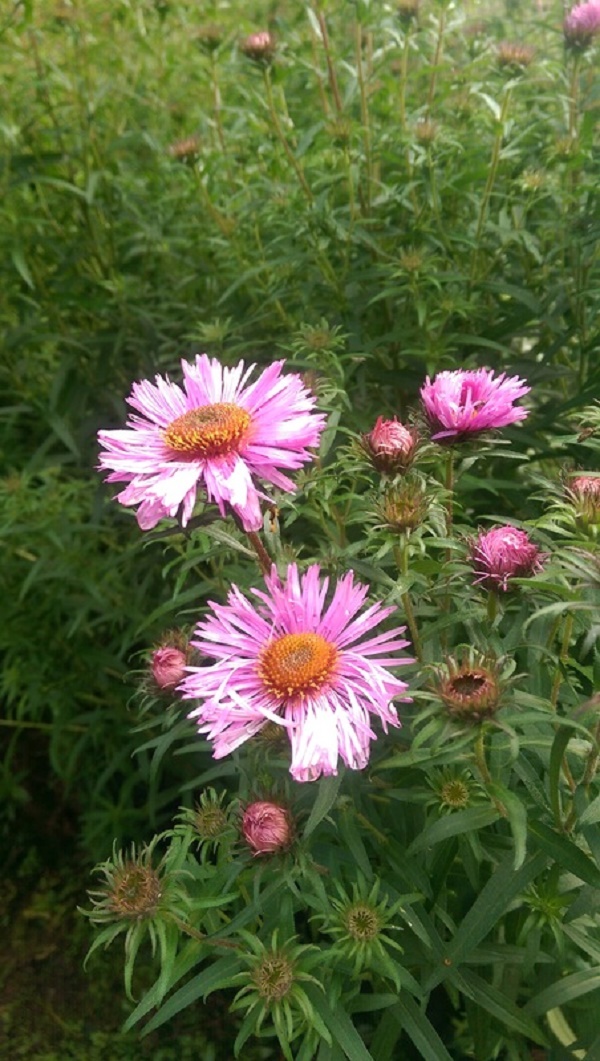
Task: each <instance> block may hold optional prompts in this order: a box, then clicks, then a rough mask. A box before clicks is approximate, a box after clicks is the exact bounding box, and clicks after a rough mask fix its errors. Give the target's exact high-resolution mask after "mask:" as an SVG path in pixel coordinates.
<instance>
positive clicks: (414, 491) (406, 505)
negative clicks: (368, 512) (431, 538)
mask: <svg viewBox="0 0 600 1061" xmlns="http://www.w3.org/2000/svg"><path fill="white" fill-rule="evenodd" d="M431 504H432V499H431V497H430V496H429V494H428V493H427V489H426V487H425V486H424V484H423V483H422V482H421V480H420V479H416V478H413V477H409V478H406V479H402V480H400V482H394V483H390V485H389V486H387V487H386V489H385V491H384V494H383V497H382V499H381V501H380V503H379V505H378V510H377V511H378V515H379V517H380V518H381V521H382V524H383V526H384V527H387V529H388V530H391V531H393V532H394V533H396V534H409V533H410V532H411V531H413V530H416V528H417V527H420V526H421V524H422V523H423V522H424V520H425V519H426V517H427V513H428V511H429V508H430V506H431Z"/></svg>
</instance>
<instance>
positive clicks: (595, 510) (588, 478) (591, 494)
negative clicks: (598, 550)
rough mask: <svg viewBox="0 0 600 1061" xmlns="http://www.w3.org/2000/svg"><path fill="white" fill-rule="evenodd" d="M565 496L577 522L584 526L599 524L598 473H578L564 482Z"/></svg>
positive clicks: (599, 483)
mask: <svg viewBox="0 0 600 1061" xmlns="http://www.w3.org/2000/svg"><path fill="white" fill-rule="evenodd" d="M565 492H566V498H567V501H568V502H569V503H570V505H571V506H572V509H573V513H574V515H575V518H576V519H577V520H578V522H579V523H580V524H581V525H582V526H583V527H585V528H596V527H598V525H599V524H600V474H596V475H585V474H581V473H580V474H578V475H575V476H573V477H572V478H570V479H569V480H568V481H567V483H566V491H565Z"/></svg>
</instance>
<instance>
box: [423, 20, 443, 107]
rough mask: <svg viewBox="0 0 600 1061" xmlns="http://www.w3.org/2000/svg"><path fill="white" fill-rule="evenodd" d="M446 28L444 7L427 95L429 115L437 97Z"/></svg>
mask: <svg viewBox="0 0 600 1061" xmlns="http://www.w3.org/2000/svg"><path fill="white" fill-rule="evenodd" d="M445 28H446V8H445V7H443V8H442V10H441V13H440V17H439V19H438V33H437V40H436V42H435V54H434V56H433V66H432V70H431V79H430V81H429V92H428V93H427V114H428V115H429V112H430V110H431V107H432V105H433V98H434V96H435V86H436V81H437V75H438V67H439V64H440V61H441V58H442V48H443V45H444V30H445Z"/></svg>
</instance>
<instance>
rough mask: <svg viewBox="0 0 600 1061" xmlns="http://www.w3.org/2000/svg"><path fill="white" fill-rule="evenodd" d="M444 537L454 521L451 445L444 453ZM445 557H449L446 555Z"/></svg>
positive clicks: (450, 532)
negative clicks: (445, 453)
mask: <svg viewBox="0 0 600 1061" xmlns="http://www.w3.org/2000/svg"><path fill="white" fill-rule="evenodd" d="M445 487H446V537H447V538H450V537H451V535H452V526H453V523H454V451H453V449H452V446H450V447H449V448H448V453H447V455H446V480H445ZM446 559H449V557H448V556H447V557H446Z"/></svg>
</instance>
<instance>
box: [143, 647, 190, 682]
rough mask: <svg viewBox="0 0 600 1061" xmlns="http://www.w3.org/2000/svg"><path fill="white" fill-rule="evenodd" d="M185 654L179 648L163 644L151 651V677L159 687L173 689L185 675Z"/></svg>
mask: <svg viewBox="0 0 600 1061" xmlns="http://www.w3.org/2000/svg"><path fill="white" fill-rule="evenodd" d="M187 662H188V661H187V656H186V654H185V652H182V651H181V649H180V648H174V647H173V646H171V645H164V646H163V648H157V649H155V651H154V652H153V653H152V660H151V664H150V666H151V670H152V677H153V678H154V681H155V682H156V684H157V685H158V687H159V689H165V690H169V689H174V688H175V687H176V686H177V685H179V682H180V681H183V679H184V678H185V676H186V673H187V672H186V666H187Z"/></svg>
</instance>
